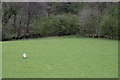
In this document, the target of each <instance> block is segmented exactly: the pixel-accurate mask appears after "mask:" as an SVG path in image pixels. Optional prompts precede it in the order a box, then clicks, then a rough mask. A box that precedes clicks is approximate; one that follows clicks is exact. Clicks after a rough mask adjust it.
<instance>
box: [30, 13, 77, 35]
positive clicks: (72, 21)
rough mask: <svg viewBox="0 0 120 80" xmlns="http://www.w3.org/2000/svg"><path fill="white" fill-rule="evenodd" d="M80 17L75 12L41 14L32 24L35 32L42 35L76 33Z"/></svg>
mask: <svg viewBox="0 0 120 80" xmlns="http://www.w3.org/2000/svg"><path fill="white" fill-rule="evenodd" d="M77 23H78V17H77V16H76V15H73V14H63V15H58V16H55V15H50V16H44V17H43V16H40V17H39V18H38V19H36V20H35V21H34V22H33V23H32V24H31V25H30V27H31V29H32V31H33V33H34V34H40V35H41V36H53V35H55V36H56V35H68V34H73V33H76V31H77V29H78V26H77V25H78V24H77Z"/></svg>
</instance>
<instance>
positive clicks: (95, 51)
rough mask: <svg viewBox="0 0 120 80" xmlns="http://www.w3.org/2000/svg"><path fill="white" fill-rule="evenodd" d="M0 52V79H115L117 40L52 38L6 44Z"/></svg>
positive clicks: (116, 73)
mask: <svg viewBox="0 0 120 80" xmlns="http://www.w3.org/2000/svg"><path fill="white" fill-rule="evenodd" d="M2 51H3V52H2V58H3V59H2V60H3V61H2V62H3V63H2V70H3V73H2V77H3V78H117V77H118V41H117V40H108V39H92V38H74V37H73V38H65V37H64V38H61V37H51V38H42V39H31V40H18V41H5V42H2ZM23 53H26V54H27V56H28V58H27V59H23V57H22V55H23Z"/></svg>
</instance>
